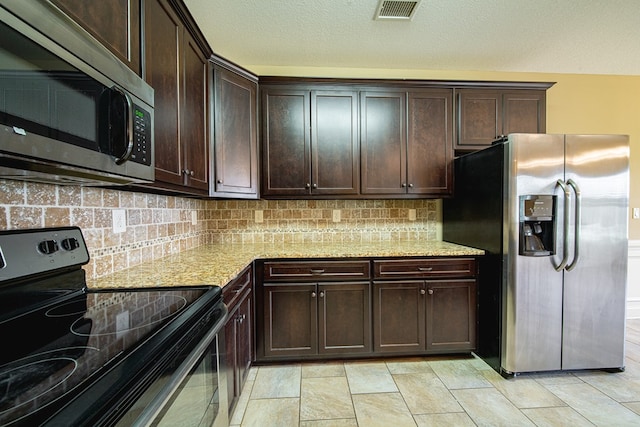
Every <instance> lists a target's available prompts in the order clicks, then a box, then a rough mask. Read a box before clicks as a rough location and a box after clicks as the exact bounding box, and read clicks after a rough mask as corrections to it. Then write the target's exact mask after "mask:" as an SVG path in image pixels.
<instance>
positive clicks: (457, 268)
mask: <svg viewBox="0 0 640 427" xmlns="http://www.w3.org/2000/svg"><path fill="white" fill-rule="evenodd" d="M373 265H374V278H375V279H388V280H374V282H373V343H374V351H375V352H379V353H405V354H408V353H415V352H418V353H449V352H457V351H464V352H467V351H472V350H474V349H475V348H476V322H477V319H476V279H475V274H476V267H475V261H474V260H473V259H470V258H429V259H426V258H425V259H417V260H374V261H373ZM418 278H422V280H417V279H418Z"/></svg>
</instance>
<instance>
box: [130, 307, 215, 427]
mask: <svg viewBox="0 0 640 427" xmlns="http://www.w3.org/2000/svg"><path fill="white" fill-rule="evenodd" d="M226 319H227V310H226V306H225V314H224V316H223V317H222V318H221V319H220V320H219V321H218V323H217V324H216V325H215V326H214V327H213V328H211V330H210V331H209V332H208V333H207V335H205V337H204V338H202V340H200V342H199V343H198V345H197V346H196V348H195V349H194V350H193V351H192V352H191V353H190V354H189V356H187V358H186V359H185V360H184V361H183V362H182V363H181V364H180V366H179V367H178V369H176V371H175V372H174V373H173V375H172V376H171V378H170V379H169V382H167V384H165V385H164V387H162V389H161V390H160V391H159V392H158V394H157V395H156V397H154V398H153V400H152V401H151V402H150V403H149V404H148V405H147V407H146V408H145V409H144V411H142V413H141V414H140V416H139V417H138V419H137V420H136V421H135V422H134V423H133V426H135V427H142V426H150V425H151V423H152V422H153V420H154V419H155V418H156V417H157V416H158V414H159V413H160V412H161V411H162V408H164V406H165V405H166V403H167V402H168V401H169V400H170V399H171V397H172V396H173V394H174V393H175V392H176V390H177V389H178V387H180V384H182V381H183V380H184V379H185V378H186V377H187V375H189V372H191V370H192V369H193V367H194V366H195V365H196V363H198V361H199V360H200V357H201V356H202V355H203V354H204V352H205V351H206V350H207V348H208V347H209V345H210V344H211V342H212V341H213V339H214V338H215V336H216V335H217V334H218V333H219V332H220V330H221V329H222V327H223V326H224V324H225V322H226Z"/></svg>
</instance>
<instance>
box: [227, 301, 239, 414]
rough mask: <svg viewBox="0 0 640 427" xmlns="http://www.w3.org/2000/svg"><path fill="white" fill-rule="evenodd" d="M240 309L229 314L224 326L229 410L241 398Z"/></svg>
mask: <svg viewBox="0 0 640 427" xmlns="http://www.w3.org/2000/svg"><path fill="white" fill-rule="evenodd" d="M237 315H238V309H237V308H236V309H233V310H232V311H230V312H229V316H228V317H227V323H225V325H224V342H225V366H226V367H227V368H228V369H227V402H228V403H229V410H231V409H232V408H233V407H234V406H235V404H236V399H237V398H238V396H239V393H240V390H239V389H238V350H237V349H238V318H237Z"/></svg>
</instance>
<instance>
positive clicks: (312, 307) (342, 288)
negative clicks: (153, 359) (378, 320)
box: [257, 261, 371, 360]
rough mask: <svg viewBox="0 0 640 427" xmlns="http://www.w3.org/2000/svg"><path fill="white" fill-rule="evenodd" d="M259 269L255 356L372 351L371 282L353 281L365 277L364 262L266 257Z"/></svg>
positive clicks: (366, 277) (300, 355) (269, 356)
mask: <svg viewBox="0 0 640 427" xmlns="http://www.w3.org/2000/svg"><path fill="white" fill-rule="evenodd" d="M263 271H264V280H265V282H264V283H263V284H262V286H261V287H260V290H259V292H258V293H259V294H260V295H261V298H262V313H263V316H262V318H263V326H262V330H263V334H264V335H263V338H262V340H261V342H262V344H263V348H262V351H261V352H259V353H258V354H257V358H258V359H260V358H261V356H262V357H263V358H264V360H274V359H299V358H313V357H315V358H317V357H324V356H330V355H354V354H358V355H361V354H367V353H370V352H371V302H370V298H371V297H370V282H369V281H368V280H367V281H362V280H357V279H363V278H364V279H368V278H369V262H368V261H353V262H349V261H345V262H343V261H327V262H314V261H311V262H303V261H300V262H289V261H287V262H265V263H264V264H263ZM348 279H351V280H353V281H345V280H348ZM354 279H355V280H354Z"/></svg>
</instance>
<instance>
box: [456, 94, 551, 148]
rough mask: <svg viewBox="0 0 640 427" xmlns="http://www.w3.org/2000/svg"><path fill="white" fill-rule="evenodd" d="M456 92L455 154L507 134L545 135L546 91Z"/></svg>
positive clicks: (489, 143) (484, 144)
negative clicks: (457, 151)
mask: <svg viewBox="0 0 640 427" xmlns="http://www.w3.org/2000/svg"><path fill="white" fill-rule="evenodd" d="M548 86H549V85H547V86H546V87H545V89H541V90H524V89H523V90H516V89H459V90H457V103H458V105H457V108H458V129H457V131H458V133H457V138H456V145H455V149H456V150H463V151H473V150H478V149H481V148H485V147H487V146H489V145H491V142H492V141H494V140H496V139H498V138H500V137H502V136H504V135H508V134H509V133H516V132H517V133H544V132H545V131H546V88H547V87H548Z"/></svg>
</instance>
